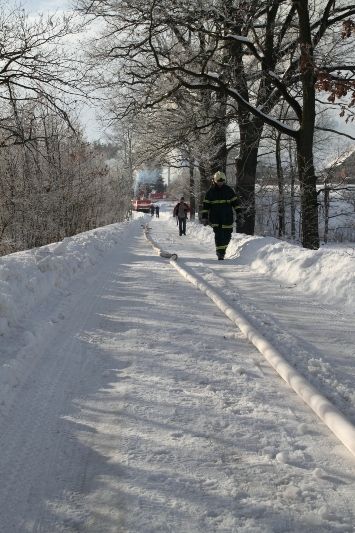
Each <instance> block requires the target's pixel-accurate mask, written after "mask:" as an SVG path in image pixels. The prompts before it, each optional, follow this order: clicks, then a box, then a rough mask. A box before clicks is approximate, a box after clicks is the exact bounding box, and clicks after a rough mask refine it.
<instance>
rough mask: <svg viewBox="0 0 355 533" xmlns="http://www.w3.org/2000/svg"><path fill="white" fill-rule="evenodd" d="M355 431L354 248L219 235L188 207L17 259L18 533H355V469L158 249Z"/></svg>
mask: <svg viewBox="0 0 355 533" xmlns="http://www.w3.org/2000/svg"><path fill="white" fill-rule="evenodd" d="M146 222H148V223H149V225H150V227H151V230H150V234H151V236H152V237H153V238H154V241H155V242H157V243H158V244H159V245H160V246H161V247H162V248H163V249H164V250H168V251H171V252H177V253H178V256H179V259H178V264H179V265H181V267H183V268H184V269H185V270H186V271H187V272H189V273H190V274H191V275H193V276H195V277H197V278H198V279H200V280H201V281H203V282H204V283H205V284H207V285H208V286H209V287H211V288H212V289H213V290H214V291H216V292H217V293H218V295H220V297H221V298H223V299H224V300H225V301H227V302H228V305H230V306H232V307H233V306H234V307H235V308H236V309H238V310H239V311H241V312H242V313H244V315H245V316H246V317H247V318H248V320H249V322H250V323H251V324H252V325H253V327H255V328H256V329H257V330H258V331H259V332H260V333H261V334H262V335H263V336H264V338H265V339H267V340H268V342H270V343H272V344H273V346H275V349H277V350H278V351H279V352H280V353H281V354H282V356H283V357H284V358H285V360H286V361H287V362H288V363H290V364H291V365H292V366H293V367H294V368H295V369H296V370H297V372H299V373H300V374H302V375H303V376H304V377H305V378H306V379H307V380H308V381H309V383H311V384H312V386H314V387H315V388H316V389H317V390H319V392H320V393H321V394H322V395H323V396H325V397H326V398H328V399H329V400H330V401H331V402H332V404H333V405H334V406H336V407H337V409H339V411H340V412H341V413H342V414H343V415H344V416H345V417H346V418H347V419H348V420H349V421H350V422H352V423H355V392H354V382H355V359H354V345H355V343H354V340H355V331H354V329H355V328H354V310H355V303H354V302H355V298H354V296H355V294H354V292H355V289H354V261H355V251H354V248H352V247H351V246H349V247H345V246H344V247H336V248H331V247H327V248H322V249H321V250H319V251H309V250H304V249H302V248H299V247H296V246H292V245H290V244H287V243H285V242H280V241H277V240H275V239H272V238H262V237H247V236H244V235H238V234H234V235H233V240H232V242H231V244H230V245H229V248H228V252H227V258H228V260H226V261H224V262H217V261H216V259H215V254H214V243H213V233H212V231H211V230H210V228H205V227H202V226H200V225H199V224H197V223H194V222H188V230H187V236H186V237H185V236H182V237H179V236H178V232H177V228H176V224H175V221H174V220H173V219H172V217H171V206H170V205H169V204H164V203H162V206H161V215H160V218H159V219H155V218H154V219H151V218H150V217H147V216H145V217H138V218H137V219H135V220H133V221H131V222H127V223H124V224H117V225H112V226H107V227H105V228H100V229H97V230H94V231H90V232H87V233H84V234H81V235H78V236H76V237H73V238H70V239H65V240H64V241H63V242H62V243H56V244H52V245H49V246H45V247H42V248H39V249H36V250H31V251H26V252H19V253H16V254H12V255H9V256H5V257H2V258H0V343H1V348H0V350H1V355H0V364H1V368H0V402H1V406H0V413H1V420H2V422H1V425H2V432H1V435H0V472H1V480H2V483H1V486H0V502H1V503H0V531H1V532H2V533H27V532H34V531H36V532H43V533H56V532H74V531H75V532H77V531H81V532H88V533H100V532H105V533H106V532H120V533H121V532H122V533H123V532H124V533H126V532H127V533H133V532H134V533H138V532H139V533H148V532H151V533H153V532H154V533H156V532H170V531H173V532H179V533H180V532H181V533H182V532H184V533H185V532H189V533H190V532H217V531H218V532H228V533H229V532H233V533H234V532H235V533H239V532H242V533H256V532H260V533H265V532H286V531H287V532H301V531H307V532H317V533H321V532H322V533H323V532H335V531H342V532H353V531H354V523H355V498H354V493H355V457H354V456H352V455H351V453H350V452H349V451H348V450H347V449H346V447H345V446H343V444H341V442H340V441H339V440H338V439H337V438H336V436H335V435H334V434H333V433H332V432H331V431H330V430H329V429H328V427H327V426H326V425H325V424H323V422H322V421H321V420H320V419H319V418H318V417H317V416H316V415H315V414H314V413H313V412H312V411H311V410H310V409H309V407H308V406H306V405H305V404H304V403H303V402H302V400H301V399H300V398H299V397H298V396H297V395H296V394H295V393H294V392H293V391H292V390H291V389H290V387H289V386H288V385H287V384H286V383H285V382H284V381H283V380H281V379H280V377H279V376H278V375H277V374H276V373H275V371H274V370H273V369H272V368H271V367H270V366H269V364H268V363H267V362H266V361H265V359H264V358H263V357H262V355H261V354H260V352H259V351H257V350H256V348H255V347H254V346H253V345H252V344H251V343H249V342H248V341H247V340H246V339H245V336H244V335H243V334H242V333H241V332H240V331H239V330H238V329H237V328H236V326H235V325H234V324H233V323H232V322H231V321H229V320H228V319H227V318H226V316H225V315H224V314H223V313H221V311H220V310H219V309H218V308H217V307H216V306H215V305H214V304H213V303H212V302H211V301H210V300H209V299H208V298H207V297H206V296H205V295H204V294H202V293H201V292H200V291H199V290H197V289H196V288H195V287H194V286H192V285H190V284H189V283H188V281H187V280H186V279H185V278H184V277H182V276H180V274H179V273H178V272H177V271H176V269H175V268H174V267H173V266H172V265H171V264H170V263H169V261H168V260H166V259H164V258H162V257H160V256H159V255H158V254H157V253H156V252H155V251H154V249H153V248H152V247H151V245H150V243H149V242H148V241H147V240H146V239H145V238H144V235H143V228H142V224H143V223H146Z"/></svg>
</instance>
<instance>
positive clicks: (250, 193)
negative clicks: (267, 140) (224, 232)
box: [236, 121, 263, 235]
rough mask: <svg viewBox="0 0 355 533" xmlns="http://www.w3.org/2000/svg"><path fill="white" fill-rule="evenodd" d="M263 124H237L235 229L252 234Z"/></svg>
mask: <svg viewBox="0 0 355 533" xmlns="http://www.w3.org/2000/svg"><path fill="white" fill-rule="evenodd" d="M262 130H263V124H262V123H259V122H256V121H254V122H253V123H252V122H250V121H248V122H244V121H243V122H242V123H240V124H239V131H240V150H239V157H238V158H237V160H236V193H237V195H238V196H239V202H240V207H239V209H238V210H237V231H238V232H239V233H246V234H247V235H254V227H255V181H256V167H257V163H258V149H259V143H260V138H261V134H262Z"/></svg>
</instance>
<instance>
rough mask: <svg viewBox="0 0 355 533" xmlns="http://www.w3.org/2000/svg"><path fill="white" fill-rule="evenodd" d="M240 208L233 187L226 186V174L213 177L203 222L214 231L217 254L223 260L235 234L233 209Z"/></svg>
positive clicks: (205, 200)
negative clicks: (233, 233)
mask: <svg viewBox="0 0 355 533" xmlns="http://www.w3.org/2000/svg"><path fill="white" fill-rule="evenodd" d="M237 207H238V197H237V195H236V193H235V192H234V190H233V189H232V187H229V185H227V184H226V176H225V174H224V172H221V171H218V172H216V173H215V174H214V176H213V181H212V185H211V187H210V189H209V190H208V191H207V192H206V195H205V198H204V201H203V208H202V211H201V222H202V224H204V225H205V226H206V225H207V224H209V225H210V226H211V227H212V228H213V231H214V238H215V244H216V254H217V258H218V259H219V260H223V259H224V256H225V253H226V249H227V246H228V244H229V242H230V240H231V237H232V232H233V209H236V208H237Z"/></svg>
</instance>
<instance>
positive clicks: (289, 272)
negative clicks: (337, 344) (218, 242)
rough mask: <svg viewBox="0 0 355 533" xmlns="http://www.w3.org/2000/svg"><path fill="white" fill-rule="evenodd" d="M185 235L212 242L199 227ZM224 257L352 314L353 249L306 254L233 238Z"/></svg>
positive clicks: (265, 240) (271, 242)
mask: <svg viewBox="0 0 355 533" xmlns="http://www.w3.org/2000/svg"><path fill="white" fill-rule="evenodd" d="M189 233H190V234H193V235H194V236H196V237H197V238H198V239H199V240H201V241H203V242H206V241H207V242H213V232H212V230H211V229H210V228H205V227H202V226H201V225H200V224H197V223H192V224H191V225H190V229H189ZM228 257H229V258H236V260H237V262H238V263H239V264H244V265H249V266H250V268H251V269H253V270H255V271H257V272H260V273H263V274H266V275H268V276H270V277H273V278H277V279H278V280H279V281H281V282H283V283H287V284H288V285H290V284H291V285H294V286H295V287H297V288H298V289H299V290H301V291H304V292H306V293H308V294H312V295H314V296H315V297H316V298H317V299H318V300H319V302H320V303H324V304H326V305H328V306H329V305H332V306H336V307H337V308H340V309H342V310H343V311H345V312H347V313H354V312H355V247H353V248H352V247H350V246H349V247H341V248H336V249H332V248H330V247H329V248H328V247H324V248H321V249H319V250H306V249H304V248H301V247H300V246H296V245H293V244H290V243H287V242H284V241H279V240H277V239H274V238H273V237H253V236H249V235H244V234H234V235H233V238H232V241H231V243H230V244H229V247H228V250H227V258H228Z"/></svg>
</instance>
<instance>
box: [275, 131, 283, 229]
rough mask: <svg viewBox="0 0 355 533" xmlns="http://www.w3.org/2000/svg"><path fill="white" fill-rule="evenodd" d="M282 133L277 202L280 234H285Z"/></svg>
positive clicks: (277, 155) (279, 152) (278, 153)
mask: <svg viewBox="0 0 355 533" xmlns="http://www.w3.org/2000/svg"><path fill="white" fill-rule="evenodd" d="M280 145H281V133H280V132H278V133H277V135H276V171H277V186H278V190H279V197H278V202H277V210H278V219H279V229H278V236H279V237H283V236H284V235H285V190H284V176H283V171H282V162H281V146H280Z"/></svg>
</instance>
